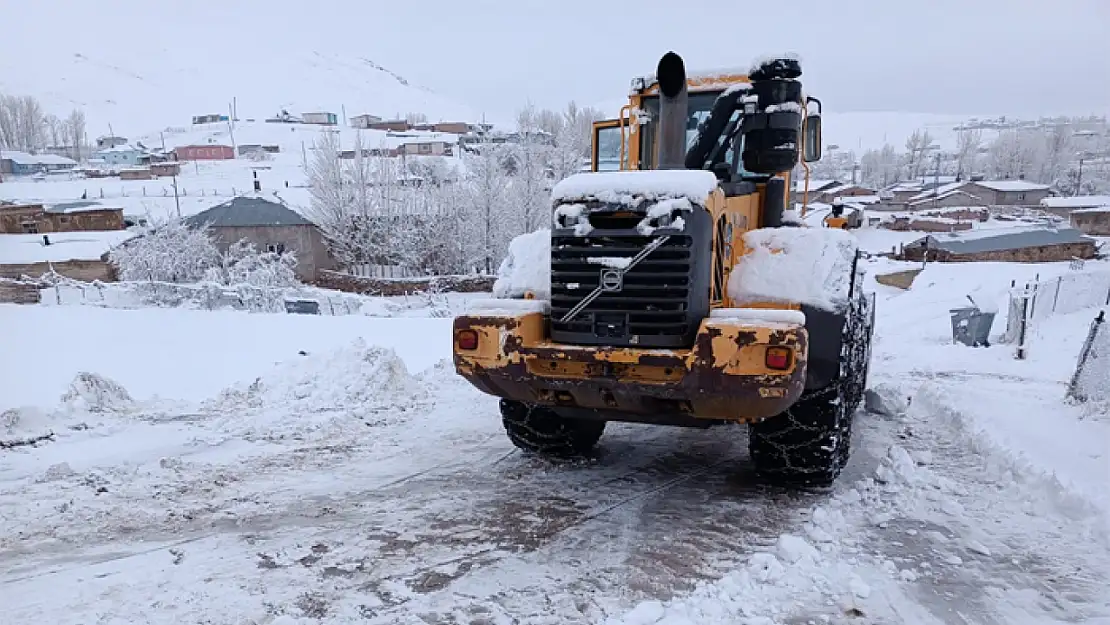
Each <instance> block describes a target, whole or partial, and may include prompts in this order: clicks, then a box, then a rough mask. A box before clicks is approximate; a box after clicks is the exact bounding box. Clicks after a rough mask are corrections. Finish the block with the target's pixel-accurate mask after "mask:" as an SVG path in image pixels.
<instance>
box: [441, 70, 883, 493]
mask: <svg viewBox="0 0 1110 625" xmlns="http://www.w3.org/2000/svg"><path fill="white" fill-rule="evenodd" d="M800 76H801V68H800V65H799V63H798V62H797V61H796V60H793V59H786V58H775V59H768V60H766V61H762V62H758V63H757V64H756V65H754V66H753V68H752V69H751V70H750V71H748V72H747V73H746V74H745V73H729V72H716V73H706V74H697V75H689V76H688V75H687V73H686V69H685V66H684V63H683V61H682V59H681V57H679V56H678V55H677V54H674V53H673V52H671V53H668V54H666V55H664V56H663V58H662V59H661V60H660V62H659V65H658V68H657V71H656V74H655V75H653V76H649V77H644V78H638V79H636V80H634V81H633V84H632V90H631V93H630V96H629V103H628V105H627V106H625V107H623V108H622V109H621V114H620V116H619V117H618V118H617V119H613V120H608V121H603V122H599V123H597V124H595V127H594V139H593V158H592V168H591V169H592V171H591V172H586V173H581V174H577V175H574V176H571V177H570V178H568V179H566V180H564V181H562V182H560V183H559V184H557V185H556V186H555V188H554V190H553V193H552V201H553V215H552V226H551V229H550V231H549V232H548V231H540V232H538V233H533V234H532V235H526V236H525V237H520V238H518V240H516V241H514V242H513V245H511V246H510V251H509V257H508V258H507V259H506V260H505V262H504V263H502V266H501V269H500V271H499V279H498V286H497V287H495V293H494V295H495V297H496V299H490V300H485V301H482V302H476V303H475V305H474V306H473V307H472V308H471V309H470V310H469V311H468V312H467V314H465V315H462V316H459V317H457V318H456V319H455V320H454V334H453V341H454V363H455V368H456V370H457V372H458V373H459V374H460V375H462V376H463V377H464V378H466V379H467V380H468V381H470V382H471V383H472V384H473V385H474V386H476V387H477V388H478V389H480V390H482V391H484V392H486V393H489V394H491V395H494V396H497V397H500V398H501V413H502V420H503V423H504V427H505V430H506V431H507V433H508V436H509V438H510V439H511V441H512V442H513V443H514V444H515V445H516V446H518V447H520V448H522V449H524V450H526V451H529V452H535V453H540V454H545V455H550V456H574V455H579V454H584V453H587V452H588V451H589V450H591V448H593V447H594V446H595V445H596V443H597V442H598V439H599V438H600V436H601V434H602V432H603V430H604V428H605V424H606V423H607V422H608V421H624V422H636V423H646V424H655V425H670V426H684V427H700V428H704V427H709V426H713V425H720V424H729V423H747V424H749V441H750V442H749V448H750V453H751V458H752V461H753V464H754V467H755V470H756V472H757V473H758V474H760V475H761V476H764V477H765V478H768V479H770V480H772V481H777V482H782V483H791V484H812V485H827V484H829V483H831V482H832V481H833V480H835V478H836V477H837V476H838V475H839V473H840V471H841V469H842V467H843V466H844V463H845V462H846V460H847V458H848V453H849V443H850V438H851V423H852V415H853V413H854V411H855V409H856V407H857V406H858V404H859V403H860V400H861V399H862V395H863V390H864V386H865V381H866V377H867V369H868V363H869V361H870V351H871V336H872V327H873V324H874V299H873V297H872V296H869V295H866V294H864V292H863V289H862V280H861V273H860V272H859V271H858V270H857V263H858V259H859V253H858V250H857V249H856V247H855V243H854V241H853V240H852V239H851V237H850V235H848V233H847V232H845V231H843V230H840V229H831V228H807V227H805V226H804V225H803V222H802V220H801V219H800V218H799V216H798V215H796V214H794V211H789V210H787V201H788V193H787V189H788V188H789V178H790V172H791V170H793V169H794V167H795V165H798V164H801V165H802V168H803V169H805V170H806V171H807V172H808V168H807V167H806V162H812V161H815V160H817V159H819V158H820V145H821V133H820V107H821V104H820V102H819V101H818V100H816V99H814V98H810V97H806V96H805V95H803V93H802V84H801V82H800V81H799V78H800ZM807 179H808V173H807ZM548 243H549V244H550V260H547V256H546V255H545V254H541V253H539V252H542V251H543V250H540V248H544V250H545V249H546V245H547V244H548ZM528 257H532V258H537V257H542V259H543V261H544V262H545V263H549V265H548V266H542V267H541V269H542V270H541V271H539V272H537V271H535V267H531V268H530V269H531V272H530V273H529V268H528V267H524V266H523V265H525V264H527V263H526V262H525V261H526V260H528ZM521 272H523V273H522V274H521V275H524V277H525V278H528V277H530V278H531V280H530V281H529V280H527V279H525V280H517V279H516V278H514V273H521ZM537 274H538V278H542V279H537ZM518 277H519V276H518ZM548 282H549V284H548ZM734 431H735V430H732V429H727V430H722V432H727V433H728V434H726V435H729V436H731V435H732V432H734Z"/></svg>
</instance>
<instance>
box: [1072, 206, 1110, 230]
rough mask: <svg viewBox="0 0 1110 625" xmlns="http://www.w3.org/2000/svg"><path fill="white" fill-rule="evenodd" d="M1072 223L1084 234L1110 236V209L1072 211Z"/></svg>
mask: <svg viewBox="0 0 1110 625" xmlns="http://www.w3.org/2000/svg"><path fill="white" fill-rule="evenodd" d="M1071 225H1072V226H1074V227H1075V228H1077V229H1078V230H1079V231H1080V232H1082V233H1083V234H1093V235H1096V236H1110V210H1107V211H1105V212H1090V213H1072V214H1071Z"/></svg>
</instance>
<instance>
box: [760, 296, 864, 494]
mask: <svg viewBox="0 0 1110 625" xmlns="http://www.w3.org/2000/svg"><path fill="white" fill-rule="evenodd" d="M874 328H875V308H874V299H873V298H869V297H861V298H856V299H855V301H854V302H853V307H852V311H851V313H850V314H849V315H848V318H847V320H846V323H845V327H844V333H843V340H842V346H841V359H840V362H841V368H840V376H839V379H837V380H836V381H835V382H833V383H832V384H829V385H828V386H826V387H825V388H822V389H818V390H813V391H806V392H805V394H803V395H802V398H801V399H799V400H798V402H797V403H796V404H794V405H793V406H791V407H790V408H788V409H787V410H786V411H785V412H783V413H782V414H780V415H777V416H774V417H771V418H770V419H767V420H765V421H760V422H758V423H753V424H751V425H750V426H749V428H748V450H749V453H750V454H751V458H752V462H753V463H754V464H755V470H756V473H759V474H760V475H761V476H763V477H764V478H766V479H767V480H769V481H771V482H775V483H778V484H783V485H797V486H828V485H830V484H832V483H833V482H834V481H835V480H836V478H837V477H838V476H839V475H840V471H841V470H842V469H843V468H844V465H846V464H848V458H849V456H850V452H851V444H852V416H853V415H854V414H855V412H856V408H858V407H859V405H860V403H861V402H862V401H863V393H864V389H866V388H867V376H868V373H869V370H870V368H871V344H872V341H873V339H874Z"/></svg>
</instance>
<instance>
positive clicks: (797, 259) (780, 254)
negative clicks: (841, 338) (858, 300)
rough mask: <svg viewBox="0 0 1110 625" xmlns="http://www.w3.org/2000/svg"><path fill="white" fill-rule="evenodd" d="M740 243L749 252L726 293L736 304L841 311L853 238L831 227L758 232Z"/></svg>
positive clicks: (741, 259)
mask: <svg viewBox="0 0 1110 625" xmlns="http://www.w3.org/2000/svg"><path fill="white" fill-rule="evenodd" d="M744 245H745V246H746V247H747V248H748V250H749V251H748V253H747V254H745V255H744V256H742V257H741V258H740V262H739V263H737V265H736V267H735V268H734V269H733V270H732V274H731V275H730V276H729V280H728V295H729V297H730V298H732V300H733V302H734V303H735V304H736V305H738V306H743V305H745V304H754V303H758V302H773V303H780V304H803V305H807V306H813V307H815V308H820V309H822V310H829V311H833V312H839V311H841V310H843V309H844V308H845V306H846V304H847V302H848V287H849V284H850V281H851V274H852V262H853V260H854V258H855V255H856V250H857V249H858V244H857V242H856V239H855V237H854V236H853V235H851V234H849V233H848V232H846V231H844V230H840V229H836V228H806V227H783V228H761V229H759V230H752V231H749V232H746V233H744Z"/></svg>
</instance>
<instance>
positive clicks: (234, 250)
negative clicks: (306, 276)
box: [205, 239, 297, 288]
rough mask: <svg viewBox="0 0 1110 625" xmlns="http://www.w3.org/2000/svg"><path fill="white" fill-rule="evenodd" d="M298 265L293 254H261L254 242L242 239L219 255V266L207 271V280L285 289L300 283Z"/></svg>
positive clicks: (226, 283)
mask: <svg viewBox="0 0 1110 625" xmlns="http://www.w3.org/2000/svg"><path fill="white" fill-rule="evenodd" d="M296 266H297V257H296V256H294V255H293V254H289V253H283V254H279V253H276V252H260V251H259V250H258V249H257V248H255V246H254V244H253V243H251V242H249V241H247V240H246V239H240V240H238V241H236V242H235V243H232V244H231V245H230V246H228V248H227V250H226V251H224V253H223V254H220V255H219V259H218V265H216V266H214V267H211V268H210V269H209V270H208V271H207V272H206V274H205V279H206V280H208V281H212V282H218V283H220V284H224V285H232V286H234V285H240V284H246V285H249V286H257V287H270V288H284V287H290V286H295V285H296V284H297V276H296V273H295V272H294V269H295V268H296Z"/></svg>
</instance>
